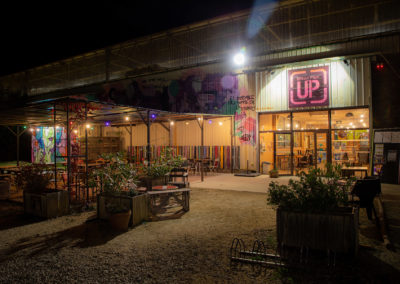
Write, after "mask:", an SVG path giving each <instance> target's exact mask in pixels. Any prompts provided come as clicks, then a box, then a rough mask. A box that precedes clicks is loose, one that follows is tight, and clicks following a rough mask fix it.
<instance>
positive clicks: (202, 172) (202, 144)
mask: <svg viewBox="0 0 400 284" xmlns="http://www.w3.org/2000/svg"><path fill="white" fill-rule="evenodd" d="M200 125H201V126H200V129H201V147H200V173H201V181H204V169H203V153H204V117H203V116H201V123H200Z"/></svg>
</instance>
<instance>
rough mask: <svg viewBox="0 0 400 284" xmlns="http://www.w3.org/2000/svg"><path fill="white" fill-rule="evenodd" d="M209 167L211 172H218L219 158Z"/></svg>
mask: <svg viewBox="0 0 400 284" xmlns="http://www.w3.org/2000/svg"><path fill="white" fill-rule="evenodd" d="M209 169H210V172H214V173H216V172H218V169H219V158H216V159H215V160H214V163H213V164H212V165H211V166H210V167H209Z"/></svg>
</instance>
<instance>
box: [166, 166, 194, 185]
mask: <svg viewBox="0 0 400 284" xmlns="http://www.w3.org/2000/svg"><path fill="white" fill-rule="evenodd" d="M167 179H168V184H169V185H175V186H177V187H178V188H186V187H189V176H188V172H187V169H186V168H173V169H172V170H171V171H170V172H169V173H168V174H167Z"/></svg>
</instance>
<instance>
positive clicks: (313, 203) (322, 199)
mask: <svg viewBox="0 0 400 284" xmlns="http://www.w3.org/2000/svg"><path fill="white" fill-rule="evenodd" d="M299 178H300V180H292V179H291V180H289V184H288V185H280V184H278V183H276V182H271V183H270V184H269V188H268V198H267V200H268V204H271V205H278V206H279V207H280V208H282V209H286V210H294V211H303V212H327V211H332V210H334V209H337V208H339V207H343V206H347V205H348V193H347V192H348V189H349V187H350V186H351V184H352V183H353V179H349V178H348V179H343V178H342V177H341V168H340V166H332V165H330V164H327V166H326V168H325V169H324V170H322V169H310V170H309V172H308V173H305V172H301V173H300V174H299Z"/></svg>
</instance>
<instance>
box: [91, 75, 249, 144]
mask: <svg viewBox="0 0 400 284" xmlns="http://www.w3.org/2000/svg"><path fill="white" fill-rule="evenodd" d="M240 78H241V79H240ZM246 80H247V75H243V74H242V75H237V74H233V73H229V72H227V73H224V72H215V71H214V70H210V69H203V68H194V69H189V70H185V71H176V72H170V73H166V74H165V75H158V76H149V77H141V78H135V79H130V80H124V81H120V82H116V83H111V84H106V85H104V86H103V91H102V92H100V93H98V94H97V95H95V96H93V97H89V99H92V100H96V101H102V102H107V103H112V104H118V105H126V106H140V107H145V108H151V109H159V110H165V111H172V112H182V113H209V114H225V115H235V132H234V133H235V136H237V137H238V138H239V141H240V143H241V144H249V145H255V144H256V120H255V118H254V117H255V116H254V115H252V114H253V113H255V112H254V102H255V94H251V93H249V90H248V88H247V87H246V86H247V84H248V83H247V82H246V84H243V86H240V82H239V81H246Z"/></svg>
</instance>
